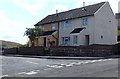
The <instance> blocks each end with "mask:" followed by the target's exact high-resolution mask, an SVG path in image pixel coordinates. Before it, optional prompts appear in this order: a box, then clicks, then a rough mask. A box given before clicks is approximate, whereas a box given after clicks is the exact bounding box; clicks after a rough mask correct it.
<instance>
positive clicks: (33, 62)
mask: <svg viewBox="0 0 120 79" xmlns="http://www.w3.org/2000/svg"><path fill="white" fill-rule="evenodd" d="M26 62H28V63H32V64H38V63H35V62H30V61H26Z"/></svg>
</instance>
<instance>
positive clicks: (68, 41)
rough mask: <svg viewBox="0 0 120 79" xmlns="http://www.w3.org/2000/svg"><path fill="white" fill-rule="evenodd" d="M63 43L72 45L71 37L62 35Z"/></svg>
mask: <svg viewBox="0 0 120 79" xmlns="http://www.w3.org/2000/svg"><path fill="white" fill-rule="evenodd" d="M62 43H63V45H70V37H62Z"/></svg>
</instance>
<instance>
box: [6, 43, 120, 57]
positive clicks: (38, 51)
mask: <svg viewBox="0 0 120 79" xmlns="http://www.w3.org/2000/svg"><path fill="white" fill-rule="evenodd" d="M4 54H18V55H38V56H93V57H94V56H110V55H118V54H120V44H116V45H90V46H57V47H50V48H45V47H20V48H11V49H5V50H4Z"/></svg>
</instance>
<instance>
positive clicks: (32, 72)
mask: <svg viewBox="0 0 120 79" xmlns="http://www.w3.org/2000/svg"><path fill="white" fill-rule="evenodd" d="M37 73H38V72H35V71H30V72H27V73H25V74H27V75H33V74H37Z"/></svg>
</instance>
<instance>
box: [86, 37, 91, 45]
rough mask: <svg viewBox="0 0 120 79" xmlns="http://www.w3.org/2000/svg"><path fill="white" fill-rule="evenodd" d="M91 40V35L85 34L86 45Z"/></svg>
mask: <svg viewBox="0 0 120 79" xmlns="http://www.w3.org/2000/svg"><path fill="white" fill-rule="evenodd" d="M89 42H90V36H89V35H85V45H89Z"/></svg>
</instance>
